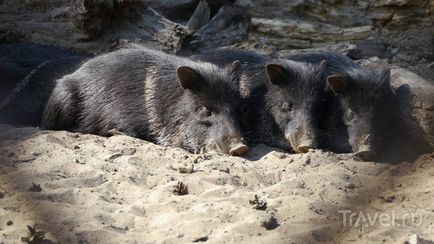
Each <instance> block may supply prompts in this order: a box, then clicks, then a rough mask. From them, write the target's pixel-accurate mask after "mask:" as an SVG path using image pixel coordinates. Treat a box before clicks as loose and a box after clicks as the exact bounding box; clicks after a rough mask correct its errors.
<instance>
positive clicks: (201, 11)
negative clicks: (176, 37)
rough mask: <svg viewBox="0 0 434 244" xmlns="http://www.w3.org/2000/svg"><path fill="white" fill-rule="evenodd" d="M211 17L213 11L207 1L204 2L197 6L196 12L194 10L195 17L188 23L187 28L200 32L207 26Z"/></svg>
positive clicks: (203, 0)
mask: <svg viewBox="0 0 434 244" xmlns="http://www.w3.org/2000/svg"><path fill="white" fill-rule="evenodd" d="M210 16H211V9H210V8H209V6H208V3H207V1H206V0H202V1H200V2H199V4H198V5H197V8H196V10H194V13H193V15H192V16H191V17H190V20H189V21H188V23H187V27H188V28H190V29H191V30H194V31H196V30H199V29H200V28H201V27H202V26H204V25H206V24H207V23H208V21H209V18H210Z"/></svg>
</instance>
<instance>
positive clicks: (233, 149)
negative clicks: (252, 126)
mask: <svg viewBox="0 0 434 244" xmlns="http://www.w3.org/2000/svg"><path fill="white" fill-rule="evenodd" d="M247 151H249V147H248V146H246V145H245V144H244V143H242V142H238V143H231V144H230V145H229V155H232V156H242V155H244V154H246V153H247Z"/></svg>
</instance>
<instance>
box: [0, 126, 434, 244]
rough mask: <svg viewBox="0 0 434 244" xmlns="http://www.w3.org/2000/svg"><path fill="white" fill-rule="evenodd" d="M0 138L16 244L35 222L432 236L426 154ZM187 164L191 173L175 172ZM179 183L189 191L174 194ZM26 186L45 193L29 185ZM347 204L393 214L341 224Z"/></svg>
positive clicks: (92, 233)
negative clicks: (217, 150) (359, 155)
mask: <svg viewBox="0 0 434 244" xmlns="http://www.w3.org/2000/svg"><path fill="white" fill-rule="evenodd" d="M0 141H2V142H0V162H1V163H0V243H21V241H20V238H21V237H25V236H26V235H27V234H28V230H27V225H34V224H35V225H36V227H37V229H38V230H42V231H45V232H46V238H47V239H48V240H51V241H61V242H62V243H185V242H192V241H195V240H202V241H207V243H316V242H325V243H367V242H369V243H404V241H405V240H407V239H408V238H409V236H410V235H412V234H418V235H420V236H424V237H426V238H428V239H431V240H433V239H434V162H433V161H434V154H431V155H423V156H421V157H420V158H419V159H418V160H417V162H415V163H401V164H399V165H388V164H381V163H374V162H359V161H356V160H354V159H353V158H352V155H350V154H345V155H336V154H332V153H328V152H323V151H320V150H315V151H311V152H309V153H307V154H294V155H291V154H286V153H282V152H279V151H278V150H276V149H273V148H269V147H266V146H263V145H258V146H256V147H255V148H253V149H252V150H251V151H250V152H249V154H248V155H247V156H246V157H245V158H239V157H230V156H225V155H218V154H213V153H209V154H203V155H193V154H189V153H186V152H185V151H183V150H181V149H177V148H165V147H161V146H157V145H154V144H152V143H148V142H145V141H142V140H138V139H134V138H131V137H127V136H113V137H110V138H104V137H99V136H94V135H82V134H75V133H69V132H48V131H39V130H37V129H35V128H22V129H15V128H9V127H7V126H1V128H0ZM192 167H193V168H194V172H193V173H180V171H183V172H185V171H189V170H190V171H191V168H192ZM180 168H181V169H180ZM178 181H182V182H184V183H185V184H187V185H188V191H189V194H187V195H183V196H178V195H175V194H174V193H173V192H172V190H173V188H174V186H175V185H176V184H177V182H178ZM32 183H35V184H39V185H40V187H41V188H42V191H41V192H32V191H29V188H30V187H31V186H32ZM255 195H258V196H259V197H261V199H265V200H266V201H267V209H266V210H265V211H262V210H256V209H254V208H253V205H251V204H249V200H253V199H254V196H255ZM347 210H348V211H350V210H352V211H353V212H354V213H357V214H358V213H359V211H361V212H360V213H362V214H364V215H365V217H366V216H368V215H369V216H370V217H372V218H374V217H375V214H377V215H378V214H381V213H385V214H383V215H386V214H389V215H388V216H391V215H392V213H394V214H395V217H396V219H395V221H393V220H390V221H384V223H380V221H378V220H377V221H374V226H365V227H364V228H360V226H350V225H349V224H346V226H344V224H343V213H342V212H339V211H347ZM405 213H413V217H420V218H422V221H415V222H416V223H415V224H411V223H410V222H411V221H410V220H411V219H410V217H411V216H410V217H409V216H407V221H406V226H402V224H399V223H402V222H403V219H402V218H403V217H405V216H404V214H405ZM358 216H360V215H358ZM346 217H347V218H348V217H349V214H348V215H347V216H346ZM273 218H274V219H276V220H277V224H278V226H275V225H273V224H270V228H271V229H270V230H267V229H266V228H265V227H264V226H263V224H262V223H263V222H264V221H265V222H267V221H268V222H272V221H270V219H273ZM383 218H385V217H384V216H383ZM355 219H356V217H354V222H355ZM9 221H12V222H13V223H12V224H11V223H10V222H9ZM8 222H9V224H10V225H8V224H7V223H8ZM347 222H348V220H347ZM365 222H367V221H365ZM419 222H420V223H419ZM359 223H361V222H359ZM353 225H355V223H353ZM387 225H388V226H387Z"/></svg>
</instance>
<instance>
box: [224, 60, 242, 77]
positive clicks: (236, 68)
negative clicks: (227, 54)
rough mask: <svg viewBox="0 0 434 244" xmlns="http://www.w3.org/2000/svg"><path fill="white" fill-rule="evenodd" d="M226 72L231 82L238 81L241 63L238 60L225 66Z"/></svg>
mask: <svg viewBox="0 0 434 244" xmlns="http://www.w3.org/2000/svg"><path fill="white" fill-rule="evenodd" d="M227 70H228V71H229V75H230V77H231V79H232V80H237V81H239V80H240V79H241V74H242V68H241V62H240V61H238V60H235V61H234V62H232V63H231V64H229V65H228V66H227Z"/></svg>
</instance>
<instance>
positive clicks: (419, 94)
mask: <svg viewBox="0 0 434 244" xmlns="http://www.w3.org/2000/svg"><path fill="white" fill-rule="evenodd" d="M391 82H392V85H393V86H394V87H396V88H399V87H401V88H399V89H401V91H400V92H401V93H408V96H407V98H408V101H407V102H408V107H407V112H408V114H409V117H410V116H411V117H412V118H414V119H415V121H414V122H415V123H416V125H417V126H419V127H420V128H422V130H423V132H424V136H425V137H426V138H427V139H428V140H429V142H430V144H431V146H432V147H433V148H434V85H433V84H432V83H430V82H428V81H427V80H425V79H424V78H422V77H421V76H419V75H417V74H415V73H413V72H411V71H409V70H407V69H403V68H393V69H392V70H391ZM404 96H405V94H404ZM421 139H423V138H421Z"/></svg>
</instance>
